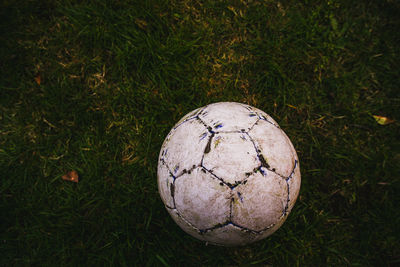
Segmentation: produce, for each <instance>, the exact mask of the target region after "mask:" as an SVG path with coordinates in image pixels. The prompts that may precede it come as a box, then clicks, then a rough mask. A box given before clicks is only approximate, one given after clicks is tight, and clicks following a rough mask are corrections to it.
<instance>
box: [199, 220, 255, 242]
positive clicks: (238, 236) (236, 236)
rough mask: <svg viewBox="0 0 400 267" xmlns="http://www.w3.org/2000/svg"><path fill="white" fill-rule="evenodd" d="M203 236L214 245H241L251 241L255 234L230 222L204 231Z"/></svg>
mask: <svg viewBox="0 0 400 267" xmlns="http://www.w3.org/2000/svg"><path fill="white" fill-rule="evenodd" d="M203 236H204V238H205V239H206V240H207V241H209V242H212V243H214V244H216V245H222V246H243V245H246V244H249V243H252V242H253V241H254V240H255V238H256V237H257V234H256V233H253V232H250V231H246V230H244V229H242V228H239V227H237V226H235V225H233V224H231V223H230V224H227V225H225V226H223V227H220V228H216V229H213V230H211V231H209V232H206V233H204V234H203Z"/></svg>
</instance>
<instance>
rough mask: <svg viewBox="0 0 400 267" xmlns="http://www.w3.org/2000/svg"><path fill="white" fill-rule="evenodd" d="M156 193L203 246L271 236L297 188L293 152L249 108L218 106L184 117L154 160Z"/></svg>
mask: <svg viewBox="0 0 400 267" xmlns="http://www.w3.org/2000/svg"><path fill="white" fill-rule="evenodd" d="M157 176H158V190H159V193H160V196H161V199H162V200H163V202H164V204H165V207H166V209H167V210H168V212H169V214H170V215H171V217H172V218H173V219H174V221H175V222H176V223H177V224H178V225H179V226H180V227H181V228H182V229H183V230H184V231H185V232H187V233H188V234H190V235H192V236H194V237H196V238H198V239H200V240H202V241H206V242H209V243H211V244H217V245H223V246H237V245H245V244H249V243H252V242H255V241H258V240H261V239H263V238H265V237H267V236H269V235H271V234H272V233H274V232H275V231H276V230H277V229H278V228H279V227H280V226H281V225H282V224H283V222H284V221H285V220H286V218H287V216H288V214H289V213H290V211H291V209H292V208H293V205H294V203H295V201H296V199H297V196H298V194H299V189H300V180H301V178H300V166H299V160H298V158H297V154H296V150H295V149H294V147H293V145H292V143H291V142H290V140H289V138H288V137H287V136H286V134H285V133H284V132H283V131H282V129H281V128H280V127H279V125H278V124H277V123H276V122H275V121H274V120H273V119H272V118H271V117H270V116H269V115H267V114H266V113H265V112H263V111H261V110H259V109H257V108H254V107H252V106H249V105H245V104H240V103H235V102H220V103H214V104H210V105H207V106H205V107H201V108H198V109H196V110H194V111H192V112H190V113H188V114H187V115H186V116H184V117H183V118H182V119H181V120H180V121H179V122H178V123H177V124H176V125H175V126H174V127H173V128H172V130H171V131H170V132H169V134H168V136H167V137H166V138H165V141H164V143H163V145H162V147H161V151H160V155H159V161H158V171H157Z"/></svg>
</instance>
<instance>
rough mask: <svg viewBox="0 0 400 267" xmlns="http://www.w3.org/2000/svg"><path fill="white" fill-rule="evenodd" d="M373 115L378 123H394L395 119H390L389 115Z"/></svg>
mask: <svg viewBox="0 0 400 267" xmlns="http://www.w3.org/2000/svg"><path fill="white" fill-rule="evenodd" d="M372 117H374V119H375V120H376V122H377V123H379V124H380V125H386V124H389V123H393V122H394V120H392V119H389V118H387V117H383V116H378V115H372Z"/></svg>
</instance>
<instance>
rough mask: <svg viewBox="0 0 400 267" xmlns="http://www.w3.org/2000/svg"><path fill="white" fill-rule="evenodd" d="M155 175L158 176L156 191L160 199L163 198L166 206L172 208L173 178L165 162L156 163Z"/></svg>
mask: <svg viewBox="0 0 400 267" xmlns="http://www.w3.org/2000/svg"><path fill="white" fill-rule="evenodd" d="M157 177H158V192H159V193H160V196H161V199H162V200H163V202H164V204H165V205H166V206H168V207H170V208H174V200H173V187H174V185H173V182H174V179H173V177H172V175H171V173H170V172H169V170H168V168H167V166H166V164H165V163H162V162H160V163H159V164H158V170H157ZM171 189H172V190H171Z"/></svg>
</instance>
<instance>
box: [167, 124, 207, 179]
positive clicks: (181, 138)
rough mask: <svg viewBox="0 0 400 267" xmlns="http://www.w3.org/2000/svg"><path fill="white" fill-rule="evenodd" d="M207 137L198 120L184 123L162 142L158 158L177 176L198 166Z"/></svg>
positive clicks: (205, 130)
mask: <svg viewBox="0 0 400 267" xmlns="http://www.w3.org/2000/svg"><path fill="white" fill-rule="evenodd" d="M209 135H210V133H209V132H208V131H207V129H206V128H205V127H204V125H203V124H202V123H200V122H199V121H198V120H196V119H193V120H189V121H186V122H184V123H183V124H181V125H180V126H179V127H178V128H176V129H175V130H172V134H170V135H169V136H168V137H167V139H166V140H165V141H164V144H163V147H162V149H161V153H160V158H161V159H162V160H164V161H165V162H166V163H167V165H168V167H169V169H170V171H171V172H172V174H173V175H174V176H178V175H180V174H182V173H183V172H184V171H185V170H186V171H187V170H189V169H191V168H193V166H197V165H199V164H200V162H201V158H202V156H203V151H204V148H205V147H206V145H207V142H208V136H209Z"/></svg>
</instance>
